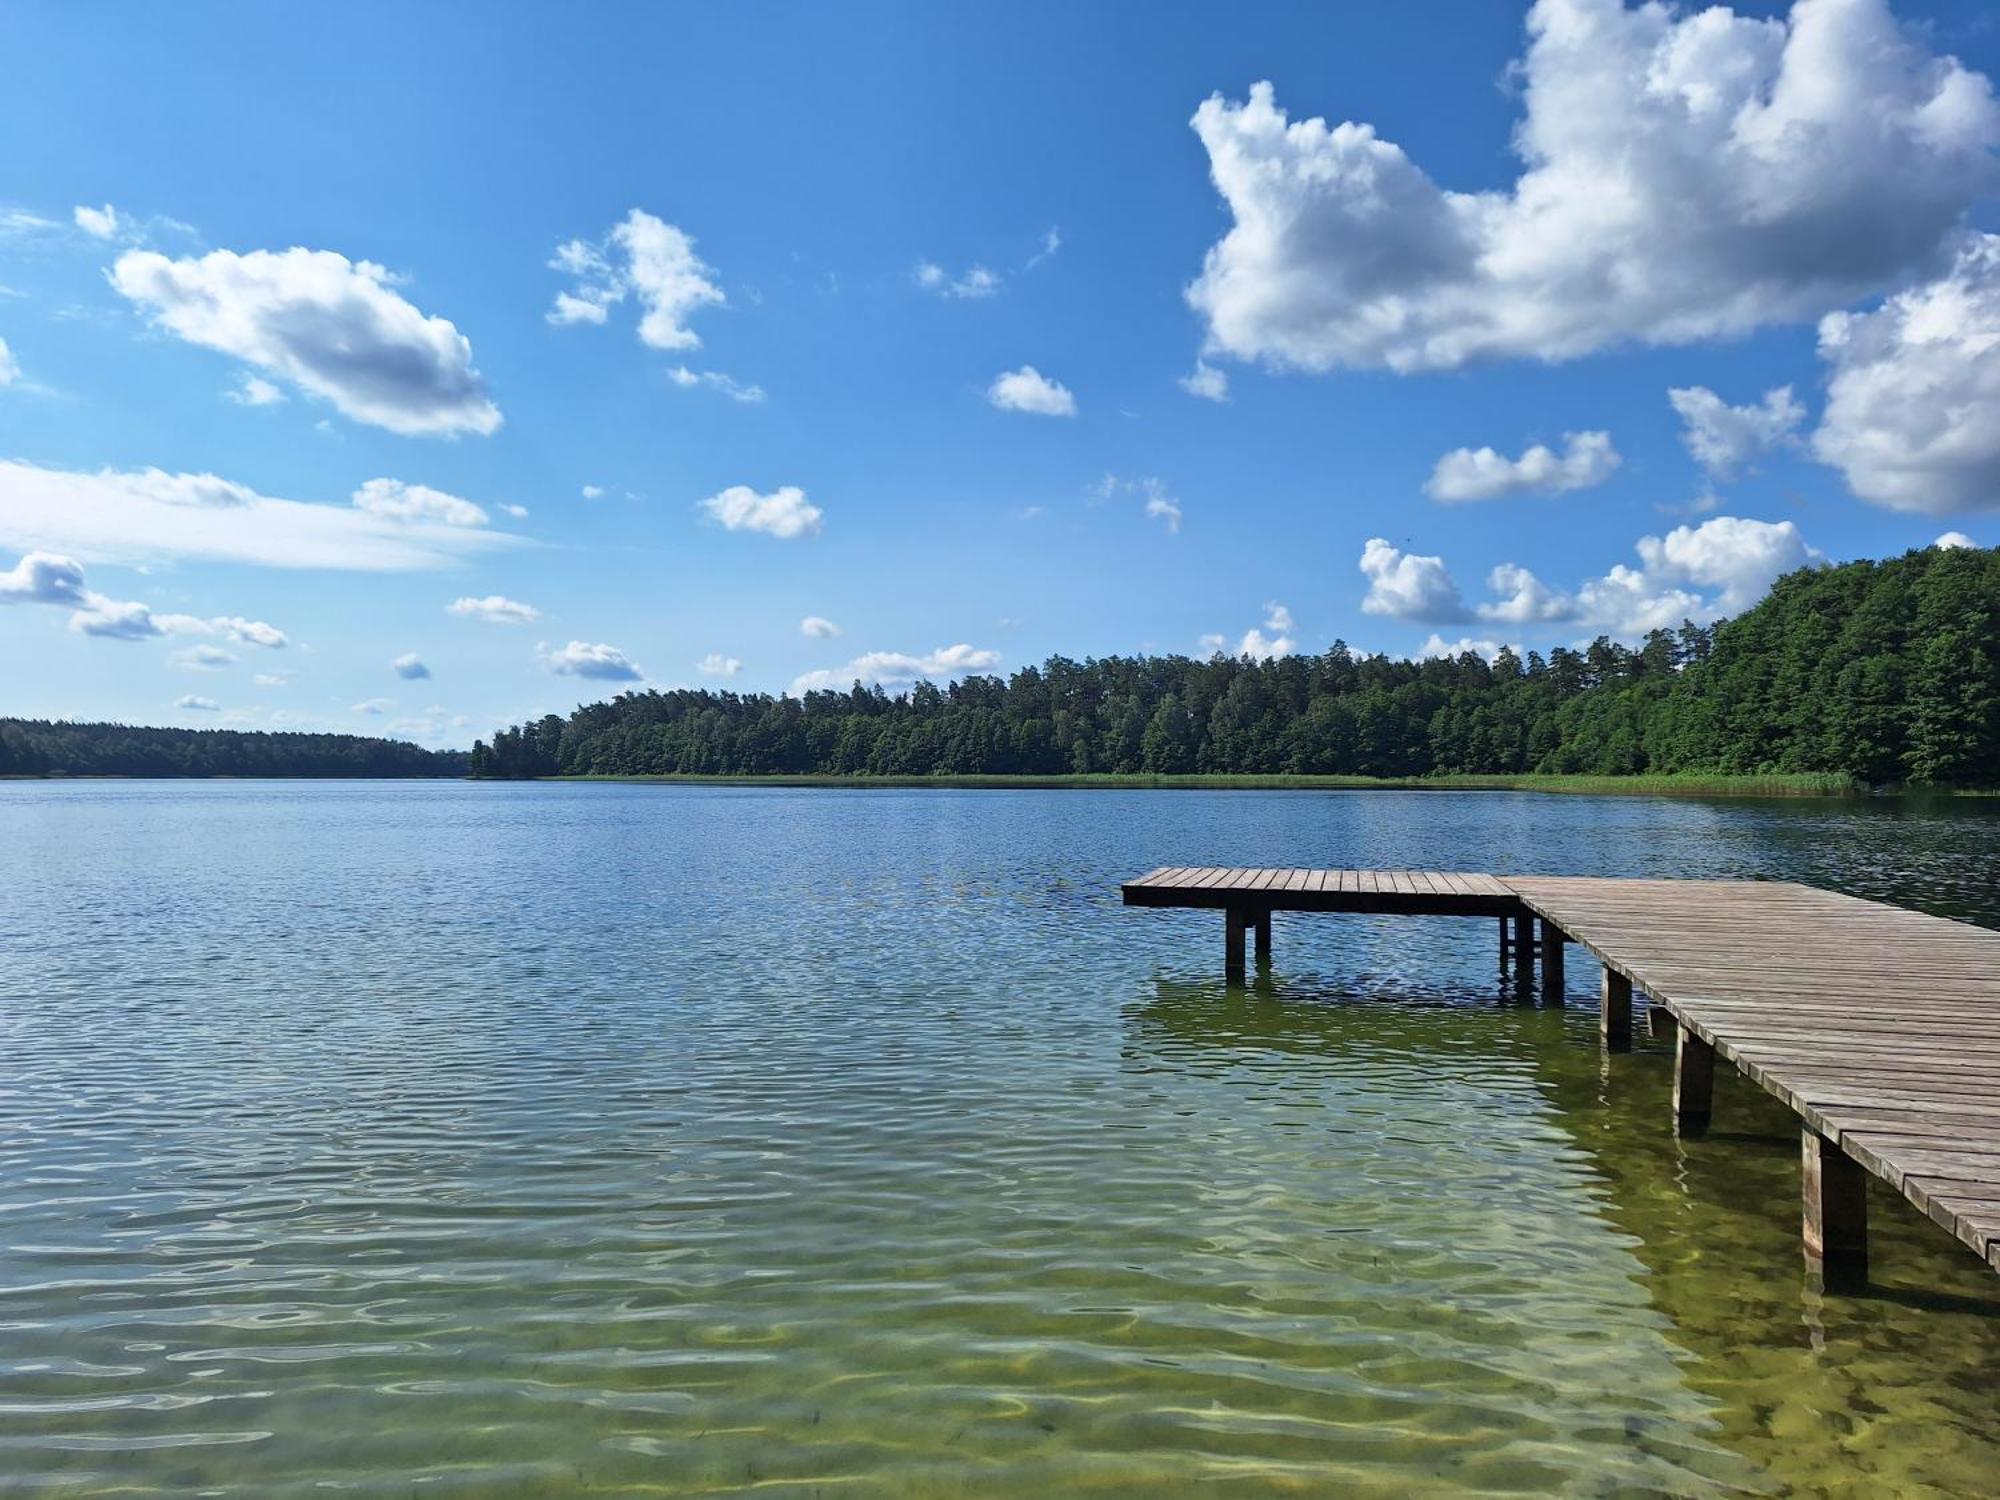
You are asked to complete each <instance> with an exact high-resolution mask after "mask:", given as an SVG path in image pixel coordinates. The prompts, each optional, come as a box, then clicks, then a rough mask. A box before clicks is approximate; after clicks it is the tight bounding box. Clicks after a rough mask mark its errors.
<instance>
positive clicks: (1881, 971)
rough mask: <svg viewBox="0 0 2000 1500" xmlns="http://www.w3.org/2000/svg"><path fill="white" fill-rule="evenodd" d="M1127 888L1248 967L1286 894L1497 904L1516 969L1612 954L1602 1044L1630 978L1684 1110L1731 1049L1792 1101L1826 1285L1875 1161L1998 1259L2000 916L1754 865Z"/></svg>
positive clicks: (1614, 1041)
mask: <svg viewBox="0 0 2000 1500" xmlns="http://www.w3.org/2000/svg"><path fill="white" fill-rule="evenodd" d="M1124 895H1125V903H1126V904H1127V905H1128V906H1156V907H1199V908H1206V909H1210V910H1216V911H1220V912H1222V913H1223V917H1224V922H1223V927H1224V964H1225V969H1226V971H1227V973H1228V975H1229V977H1230V978H1231V979H1232V980H1239V981H1240V980H1241V979H1242V978H1243V976H1244V973H1245V968H1246V966H1245V956H1246V955H1245V952H1244V949H1245V939H1246V937H1247V935H1249V934H1250V933H1253V932H1254V933H1255V935H1256V949H1257V960H1258V963H1259V965H1260V966H1262V965H1265V964H1268V963H1269V962H1270V957H1271V913H1272V912H1274V911H1302V912H1356V913H1372V914H1378V915H1404V916H1474V917H1486V918H1489V919H1497V920H1498V922H1499V925H1500V945H1501V959H1502V962H1503V963H1505V962H1506V961H1507V960H1508V958H1509V957H1510V956H1511V957H1512V958H1513V960H1514V963H1515V974H1516V978H1517V980H1518V981H1520V982H1521V983H1522V984H1523V985H1525V984H1526V982H1527V980H1528V978H1529V966H1530V963H1531V962H1532V961H1533V960H1534V959H1536V958H1539V960H1540V978H1541V990H1542V994H1543V996H1544V998H1546V999H1549V1000H1552V1001H1556V1002H1558V1003H1559V1002H1560V1001H1561V999H1562V996H1563V964H1562V959H1563V952H1564V948H1565V945H1567V944H1569V943H1576V944H1577V945H1579V946H1580V947H1582V948H1584V949H1586V950H1588V951H1589V952H1590V953H1591V954H1592V955H1593V956H1594V957H1596V959H1597V960H1598V961H1599V963H1601V964H1602V965H1603V969H1604V976H1603V981H1602V984H1601V988H1600V998H1599V1016H1600V1033H1601V1035H1602V1037H1603V1041H1604V1045H1605V1047H1606V1049H1607V1050H1609V1051H1619V1050H1622V1049H1625V1048H1628V1047H1629V1046H1630V1045H1631V1037H1632V1024H1633V996H1634V994H1635V992H1636V993H1640V994H1643V995H1644V996H1646V997H1647V998H1648V999H1649V1000H1650V1001H1651V1003H1652V1005H1653V1006H1654V1007H1656V1008H1657V1012H1656V1013H1658V1014H1664V1016H1665V1017H1666V1018H1667V1019H1668V1020H1669V1022H1670V1024H1671V1025H1672V1027H1673V1031H1674V1037H1675V1042H1674V1096H1673V1109H1674V1117H1675V1124H1676V1126H1677V1128H1679V1129H1680V1130H1681V1131H1683V1132H1684V1133H1687V1134H1698V1133H1700V1132H1701V1131H1703V1130H1705V1129H1706V1128H1707V1126H1708V1122H1709V1118H1710V1113H1711V1109H1712V1105H1711V1095H1712V1091H1713V1080H1714V1067H1715V1060H1716V1059H1717V1058H1718V1057H1719V1058H1721V1059H1723V1060H1724V1061H1726V1062H1729V1063H1732V1064H1734V1065H1735V1066H1736V1067H1737V1068H1738V1069H1740V1070H1741V1071H1742V1072H1743V1074H1744V1075H1745V1076H1746V1077H1748V1078H1750V1079H1752V1080H1753V1081H1755V1082H1756V1083H1757V1084H1759V1085H1761V1086H1762V1087H1763V1088H1764V1089H1765V1090H1766V1091H1767V1092H1769V1093H1771V1094H1774V1095H1776V1096H1777V1097H1778V1098H1779V1099H1780V1100H1782V1101H1783V1102H1784V1103H1785V1104H1786V1105H1788V1106H1789V1107H1790V1108H1791V1109H1792V1110H1793V1112H1794V1113H1796V1114H1797V1115H1798V1117H1799V1120H1800V1124H1801V1133H1800V1139H1801V1149H1802V1172H1801V1186H1802V1191H1803V1197H1804V1225H1803V1228H1804V1244H1805V1252H1806V1256H1807V1258H1808V1261H1809V1262H1810V1263H1812V1264H1813V1265H1814V1266H1815V1267H1816V1268H1818V1269H1819V1270H1820V1271H1821V1272H1822V1273H1823V1274H1824V1276H1825V1280H1826V1284H1827V1285H1828V1286H1829V1287H1855V1286H1859V1285H1863V1284H1865V1283H1866V1281H1867V1276H1868V1234H1867V1228H1868V1218H1867V1204H1868V1200H1867V1192H1866V1181H1867V1177H1868V1175H1870V1174H1872V1175H1873V1176H1875V1177H1878V1178H1880V1179H1881V1180H1882V1181H1883V1182H1885V1183H1887V1184H1888V1185H1889V1186H1890V1187H1892V1188H1894V1189H1895V1190H1896V1191H1898V1192H1900V1193H1901V1194H1902V1195H1903V1196H1904V1197H1906V1198H1908V1199H1909V1200H1910V1201H1911V1202H1912V1203H1914V1204H1915V1205H1916V1206H1917V1207H1918V1208H1919V1209H1920V1210H1921V1211H1922V1212H1923V1213H1924V1214H1926V1215H1927V1216H1928V1217H1929V1218H1931V1219H1932V1220H1934V1221H1935V1222H1936V1223H1938V1224H1939V1225H1941V1226H1943V1227H1944V1228H1945V1229H1946V1230H1948V1231H1950V1232H1951V1233H1952V1234H1953V1235H1954V1236H1956V1237H1957V1238H1958V1239H1959V1240H1960V1241H1961V1242H1962V1243H1963V1244H1965V1245H1966V1246H1968V1247H1969V1248H1970V1249H1971V1250H1972V1251H1973V1252H1974V1253H1975V1254H1977V1255H1978V1256H1980V1258H1981V1259H1983V1260H1985V1261H1986V1262H1987V1264H1988V1265H1990V1266H1991V1267H1993V1268H1994V1269H1995V1270H1997V1271H2000V932H1992V931H1988V930H1987V929H1985V928H1981V927H1973V926H1971V925H1969V924H1967V923H1964V922H1953V921H1949V920H1947V919H1945V918H1943V917H1930V916H1925V915H1923V914H1921V913H1918V912H1913V911H1907V910H1904V909H1903V908H1901V907H1894V906H1885V905H1883V904H1881V903H1880V902H1875V901H1864V900H1861V899H1859V898H1857V897H1853V896H1842V895H1838V894H1836V893H1834V892H1832V891H1823V890H1819V889H1816V888H1815V887H1812V886H1806V885H1795V884H1791V883H1788V882H1782V881H1761V880H1607V879H1595V878H1574V877H1562V876H1516V875H1508V876H1499V875H1473V874H1460V873H1451V872H1440V871H1435V870H1430V871H1424V870H1393V871H1392V870H1272V869H1217V868H1212V867H1194V866H1175V867H1169V868H1164V869H1159V870H1154V871H1152V872H1151V873H1150V874H1147V875H1142V876H1140V877H1139V878H1138V879H1137V880H1133V881H1130V882H1128V883H1127V884H1126V885H1125V887H1124Z"/></svg>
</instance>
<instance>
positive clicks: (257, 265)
mask: <svg viewBox="0 0 2000 1500" xmlns="http://www.w3.org/2000/svg"><path fill="white" fill-rule="evenodd" d="M111 282H112V285H113V286H115V287H116V288H117V289H118V290H119V291H120V292H121V293H123V294H124V296H126V297H127V298H128V299H130V300H131V301H132V302H134V303H135V304H137V305H138V306H140V307H142V308H144V309H145V310H146V311H147V312H148V313H149V314H150V315H151V317H152V320H153V322H154V323H155V324H157V325H158V326H159V327H161V328H164V329H166V330H167V331H168V332H170V333H173V334H175V335H177V336H178V337H180V338H183V339H185V340H187V341H188V342H189V343H191V344H200V345H203V346H204V347H206V348H210V349H219V350H221V351H222V352H223V353H224V354H228V355H232V356H234V357H235V358H237V359H241V360H244V361H246V362H247V363H249V364H253V365H255V366H257V367H258V368H259V369H261V370H263V371H265V372H266V373H267V374H271V375H275V376H277V377H279V378H281V379H284V380H288V381H290V382H291V383H292V384H294V385H296V386H298V387H300V388H301V389H302V390H305V391H309V392H310V393H312V394H313V395H315V396H320V397H323V398H325V399H326V400H328V401H331V402H332V403H333V404H334V405H335V406H336V407H338V408H339V409H340V410H341V411H342V412H344V413H346V414H347V415H348V416H349V417H352V418H353V419H354V420H355V421H357V422H366V423H369V424H371V425H372V426H376V427H384V428H387V429H388V430H389V431H391V432H395V433H400V434H402V435H404V436H405V437H452V436H457V435H458V434H460V433H468V432H470V433H479V434H486V433H491V432H493V431H495V430H497V429H498V428H499V426H500V408H499V407H497V406H495V405H494V404H493V402H492V400H491V398H490V397H489V396H488V395H487V391H486V382H485V380H484V379H483V378H482V377H481V376H480V373H479V371H478V370H476V369H475V368H473V364H472V345H471V343H470V342H469V341H468V340H467V339H466V338H465V336H464V335H463V334H461V333H460V332H459V331H458V329H457V328H455V327H454V326H453V325H452V324H451V323H450V321H448V320H447V319H444V318H439V317H427V316H426V315H425V314H424V313H422V312H420V311H419V310H418V309H417V308H416V307H414V306H413V305H412V304H411V303H409V302H408V301H406V300H405V299H404V298H403V296H402V294H401V293H399V292H398V291H396V289H395V282H394V278H393V277H391V276H390V274H389V273H388V272H387V271H386V270H384V269H383V268H382V267H381V266H378V265H376V264H374V263H373V262H371V261H365V260H364V261H350V260H349V259H348V258H347V257H346V256H344V255H339V254H336V253H334V252H333V251H331V250H304V249H299V248H293V249H290V250H279V251H271V250H255V251H252V252H251V253H250V254H248V255H238V254H236V253H235V252H234V251H232V250H213V251H210V252H209V253H208V254H207V255H204V256H201V257H199V258H195V257H188V258H185V259H181V260H169V259H168V258H167V257H166V256H164V255H161V254H159V253H158V252H157V251H152V250H129V251H127V252H126V253H125V254H123V255H121V256H119V257H118V260H117V263H116V264H115V265H114V266H113V267H112V271H111Z"/></svg>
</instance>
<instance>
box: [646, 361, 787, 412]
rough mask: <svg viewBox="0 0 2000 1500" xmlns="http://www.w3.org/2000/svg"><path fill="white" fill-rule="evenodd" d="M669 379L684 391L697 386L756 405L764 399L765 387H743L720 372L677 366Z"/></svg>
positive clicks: (731, 398)
mask: <svg viewBox="0 0 2000 1500" xmlns="http://www.w3.org/2000/svg"><path fill="white" fill-rule="evenodd" d="M667 379H669V380H671V381H672V382H673V383H674V384H675V385H677V386H679V387H680V388H681V389H682V390H684V391H688V390H693V389H694V388H695V387H696V386H705V387H706V388H707V389H709V390H711V391H720V392H721V393H722V394H723V395H725V396H727V397H728V398H729V399H730V400H731V401H742V402H746V403H749V404H751V405H754V404H756V403H757V402H759V401H762V400H763V399H764V387H762V386H761V385H741V384H739V383H738V382H737V381H736V380H735V379H733V378H732V377H730V376H728V375H725V374H723V373H722V372H721V371H720V370H690V369H689V368H688V367H687V366H686V365H675V366H674V367H673V368H672V369H671V370H669V371H667Z"/></svg>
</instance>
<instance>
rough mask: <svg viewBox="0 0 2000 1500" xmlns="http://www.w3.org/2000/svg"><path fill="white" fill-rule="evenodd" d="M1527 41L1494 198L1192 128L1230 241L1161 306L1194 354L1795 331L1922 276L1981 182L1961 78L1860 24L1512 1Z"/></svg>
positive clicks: (1556, 344) (1360, 130)
mask: <svg viewBox="0 0 2000 1500" xmlns="http://www.w3.org/2000/svg"><path fill="white" fill-rule="evenodd" d="M1527 24H1528V50H1527V56H1526V58H1525V60H1524V61H1523V63H1522V64H1521V66H1520V70H1519V77H1520V80H1521V99H1522V106H1523V111H1524V113H1523V118H1522V119H1521V121H1520V123H1519V125H1518V126H1517V128H1516V130H1515V133H1514V147H1515V150H1516V152H1517V154H1518V155H1519V157H1520V158H1521V162H1522V171H1521V174H1520V175H1519V177H1518V178H1517V179H1516V180H1515V181H1514V182H1513V184H1512V185H1511V186H1510V187H1508V188H1507V189H1506V190H1504V191H1486V192H1456V191H1450V190H1447V189H1445V188H1442V187H1441V186H1439V184H1437V183H1436V182H1434V181H1433V180H1432V179H1431V178H1430V177H1429V176H1428V175H1427V174H1426V173H1425V172H1424V171H1423V170H1422V169H1421V168H1420V167H1418V166H1417V165H1416V163H1414V162H1413V161H1411V159H1410V158H1409V157H1408V156H1407V155H1405V154H1404V152H1403V151H1402V150H1401V148H1399V147H1397V146H1396V145H1394V144H1392V143H1391V142H1389V141H1385V140H1383V139H1381V138H1380V137H1379V136H1377V134H1376V133H1375V131H1374V129H1373V128H1372V127H1370V126H1368V125H1364V124H1355V123H1351V122H1350V123H1346V124H1341V125H1335V126H1331V127H1329V126H1328V125H1327V124H1326V122H1325V121H1324V120H1320V119H1308V120H1291V119H1288V118H1287V116H1286V114H1285V112H1284V111H1283V110H1282V109H1280V108H1279V106H1278V104H1277V100H1276V97H1275V94H1274V93H1273V90H1272V88H1271V86H1270V85H1269V84H1258V85H1256V86H1255V87H1254V88H1252V89H1251V91H1250V97H1249V98H1248V100H1246V101H1244V102H1241V103H1235V102H1231V101H1229V100H1226V99H1224V98H1222V97H1221V96H1220V95H1217V96H1214V97H1212V98H1210V99H1208V100H1207V101H1206V102H1205V103H1203V104H1202V105H1201V107H1200V108H1199V109H1198V110H1196V112H1195V115H1194V119H1193V121H1192V124H1193V126H1194V129H1195V131H1196V133H1197V134H1198V135H1199V137H1200V139H1201V142H1202V144H1203V145H1204V146H1205V147H1206V148H1207V151H1208V156H1209V167H1210V172H1211V175H1212V176H1213V178H1214V182H1215V186H1216V188H1217V190H1218V191H1219V192H1220V193H1221V195H1222V197H1223V199H1224V201H1225V202H1226V203H1227V205H1228V207H1229V209H1230V211H1231V213H1232V215H1233V218H1234V224H1233V225H1232V227H1231V228H1230V230H1229V231H1228V233H1227V234H1226V235H1225V236H1224V237H1223V238H1222V239H1221V240H1220V241H1219V242H1218V243H1217V244H1215V245H1214V246H1213V247H1212V248H1211V249H1210V250H1209V252H1208V255H1207V258H1206V260H1205V262H1204V264H1203V267H1202V271H1201V274H1200V276H1199V277H1198V278H1197V279H1196V280H1195V282H1194V283H1193V284H1192V285H1191V286H1190V287H1189V288H1188V300H1189V302H1190V303H1191V304H1192V305H1193V306H1194V307H1195V309H1196V310H1197V311H1199V312H1200V313H1201V314H1202V315H1203V316H1204V317H1205V318H1206V320H1207V325H1208V345H1209V352H1210V353H1212V354H1213V353H1222V354H1228V355H1231V356H1234V357H1236V358H1239V359H1261V360H1265V361H1267V362H1269V363H1271V364H1272V365H1275V366H1278V367H1289V368H1297V369H1305V370H1327V369H1332V368H1334V367H1337V366H1350V367H1387V368H1390V369H1394V370H1403V371H1409V370H1424V369H1449V368H1454V367H1457V366H1459V365H1463V364H1466V363H1468V362H1470V361H1474V360H1480V359H1501V358H1517V357H1528V358H1535V359H1566V358H1572V357H1575V356H1577V355H1582V354H1587V353H1589V352H1591V351H1593V350H1596V349H1601V348H1604V347H1606V346H1608V345H1611V344H1614V343H1617V342H1620V341H1622V340H1627V339H1636V340H1642V341H1645V342H1650V343H1660V344H1679V343H1686V342H1689V341H1691V340H1695V339H1702V338H1708V337H1713V336H1716V335H1727V334H1735V333H1741V332H1744V331H1747V330H1749V329H1752V328H1756V327H1758V326H1760V325H1763V324H1767V323H1772V322H1787V321H1798V320H1802V319H1808V318H1813V317H1817V316H1819V315H1820V314H1821V313H1824V312H1826V311H1827V310H1828V309H1830V308H1834V307H1838V306H1841V305H1843V304H1845V303H1848V302H1851V301H1853V300H1854V299H1856V298H1858V297H1862V296H1866V295H1869V294H1870V293H1872V292H1875V291H1878V290H1880V289H1881V288H1882V287H1884V286H1885V285H1887V284H1889V283H1890V282H1892V281H1893V280H1895V279H1896V278H1898V277H1899V276H1902V275H1904V274H1907V273H1908V272H1909V271H1911V270H1912V269H1915V268H1918V267H1921V266H1923V265H1924V264H1925V263H1926V262H1928V261H1929V260H1930V259H1932V258H1933V257H1934V256H1935V255H1936V254H1937V253H1938V251H1939V249H1940V247H1941V246H1943V245H1944V244H1945V243H1946V242H1947V240H1948V239H1949V238H1950V237H1951V236H1952V235H1953V234H1954V233H1955V231H1956V229H1957V226H1958V224H1959V222H1960V220H1961V217H1962V215H1963V214H1964V212H1965V211H1966V209H1967V207H1968V205H1969V204H1970V203H1971V202H1972V201H1973V200H1974V199H1975V198H1976V197H1978V196H1979V195H1980V194H1981V193H1982V192H1984V191H1985V190H1987V189H1988V188H1989V187H1990V186H1991V184H1992V182H1993V174H1994V163H1993V159H1992V156H1991V150H1992V148H1993V146H1994V145H1995V143H1996V142H2000V110H1996V108H1995V105H1994V101H1993V98H1992V93H1991V90H1990V88H1989V86H1988V84H1987V82H1986V80H1985V79H1984V78H1983V77H1982V76H1980V75H1979V74H1977V73H1973V72H1970V71H1968V70H1966V69H1965V68H1963V67H1961V66H1960V65H1959V64H1958V63H1957V62H1956V61H1955V60H1954V59H1951V58H1949V57H1940V56H1937V55H1934V54H1933V53H1931V52H1930V51H1929V50H1927V48H1926V47H1925V46H1924V44H1923V42H1922V40H1921V38H1919V37H1917V36H1916V35H1914V34H1910V33H1905V32H1904V31H1903V30H1902V29H1901V28H1900V27H1899V26H1898V24H1897V22H1896V21H1895V19H1894V17H1892V16H1891V15H1890V13H1889V9H1888V6H1887V3H1886V0H1799V3H1798V4H1797V5H1795V6H1794V7H1793V9H1792V11H1791V14H1790V15H1789V16H1788V17H1786V18H1784V19H1771V20H1765V19H1760V18H1757V17H1753V16H1744V15H1738V14H1736V13H1735V12H1734V11H1732V10H1730V9H1728V8H1727V7H1726V6H1721V5H1715V6H1710V7H1707V8H1705V9H1693V8H1689V9H1686V10H1682V9H1680V8H1678V7H1671V6H1667V5H1659V4H1647V5H1641V6H1638V7H1636V8H1629V9H1628V8H1627V7H1626V6H1625V5H1623V4H1622V3H1619V0H1537V3H1536V4H1535V5H1534V7H1533V8H1532V10H1531V11H1530V12H1529V15H1528V23H1527Z"/></svg>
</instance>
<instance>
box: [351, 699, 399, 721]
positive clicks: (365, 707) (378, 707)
mask: <svg viewBox="0 0 2000 1500" xmlns="http://www.w3.org/2000/svg"><path fill="white" fill-rule="evenodd" d="M395 706H396V700H395V699H394V698H365V699H363V700H362V701H361V702H359V703H356V704H354V705H352V711H353V712H354V713H357V714H368V715H369V716H370V717H374V716H378V715H381V714H386V713H387V712H388V711H389V710H390V709H392V708H394V707H395Z"/></svg>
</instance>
